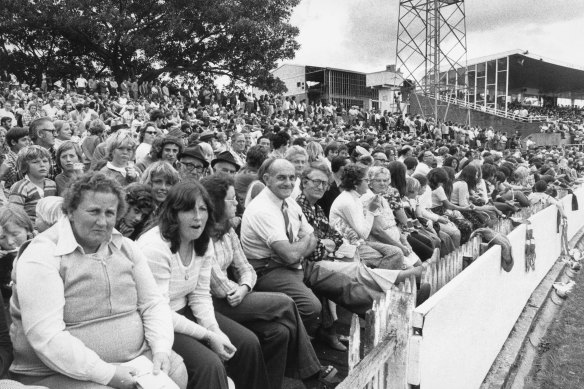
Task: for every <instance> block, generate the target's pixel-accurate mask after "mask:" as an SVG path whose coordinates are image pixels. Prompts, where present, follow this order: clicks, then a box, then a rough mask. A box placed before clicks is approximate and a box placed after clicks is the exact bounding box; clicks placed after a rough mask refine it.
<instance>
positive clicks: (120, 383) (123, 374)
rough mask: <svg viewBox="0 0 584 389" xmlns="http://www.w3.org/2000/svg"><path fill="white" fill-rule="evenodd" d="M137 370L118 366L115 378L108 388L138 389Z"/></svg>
mask: <svg viewBox="0 0 584 389" xmlns="http://www.w3.org/2000/svg"><path fill="white" fill-rule="evenodd" d="M135 375H136V369H134V368H133V367H128V366H121V365H118V366H116V372H115V373H114V376H113V377H112V379H111V380H110V382H108V384H107V386H111V387H112V388H116V389H133V388H135V387H136V379H135V378H134V376H135Z"/></svg>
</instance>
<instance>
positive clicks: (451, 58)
mask: <svg viewBox="0 0 584 389" xmlns="http://www.w3.org/2000/svg"><path fill="white" fill-rule="evenodd" d="M396 50H397V53H396V61H397V67H398V68H401V70H402V72H403V76H404V79H406V80H410V81H411V84H413V85H411V86H412V88H414V89H415V92H416V93H420V94H422V95H424V96H428V97H434V98H435V99H434V106H433V115H432V116H433V117H434V119H435V120H437V119H438V101H439V99H438V98H437V97H441V98H442V99H441V100H440V101H446V100H447V99H446V97H450V98H456V99H458V100H463V101H464V100H466V96H467V92H466V89H467V80H466V18H465V10H464V0H400V6H399V17H398V31H397V49H396Z"/></svg>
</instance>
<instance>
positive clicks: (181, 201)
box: [159, 181, 215, 256]
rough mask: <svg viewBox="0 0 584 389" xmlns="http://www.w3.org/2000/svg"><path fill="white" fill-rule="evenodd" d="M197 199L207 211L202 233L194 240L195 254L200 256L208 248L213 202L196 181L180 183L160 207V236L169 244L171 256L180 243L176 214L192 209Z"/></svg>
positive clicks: (213, 221) (173, 188) (212, 218)
mask: <svg viewBox="0 0 584 389" xmlns="http://www.w3.org/2000/svg"><path fill="white" fill-rule="evenodd" d="M197 198H202V199H203V201H204V202H205V205H206V206H207V211H208V217H207V223H206V224H205V228H204V229H203V233H202V234H201V236H199V238H197V239H196V240H195V254H196V255H199V256H201V255H204V254H205V252H206V251H207V248H208V247H209V238H210V236H211V231H212V229H213V226H214V225H215V216H214V211H213V209H214V208H213V202H212V201H211V199H210V198H209V194H208V193H207V191H206V190H205V188H204V187H203V186H202V185H201V184H199V183H198V182H196V181H187V182H181V183H179V184H176V185H175V186H173V187H172V188H171V189H170V191H169V192H168V196H167V197H166V200H164V202H163V203H162V205H161V206H160V212H159V226H160V235H162V237H163V238H164V239H166V240H167V241H169V242H170V251H171V252H172V253H173V254H174V253H176V252H177V251H178V249H179V247H180V243H181V242H180V233H179V231H180V226H179V221H178V213H179V212H185V211H190V210H192V209H194V208H195V206H196V203H197Z"/></svg>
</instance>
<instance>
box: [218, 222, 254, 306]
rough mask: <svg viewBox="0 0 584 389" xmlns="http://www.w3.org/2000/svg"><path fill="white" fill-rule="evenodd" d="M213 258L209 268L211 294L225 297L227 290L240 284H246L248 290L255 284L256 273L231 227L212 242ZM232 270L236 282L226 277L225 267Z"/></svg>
mask: <svg viewBox="0 0 584 389" xmlns="http://www.w3.org/2000/svg"><path fill="white" fill-rule="evenodd" d="M213 247H214V248H215V259H214V261H213V267H212V268H211V294H212V295H213V296H214V297H218V298H225V297H227V294H229V292H231V291H233V290H234V289H235V288H237V287H238V286H240V285H247V286H248V287H249V290H252V289H253V287H254V286H255V283H256V280H257V275H256V272H255V270H254V269H253V267H252V266H251V265H250V264H249V262H248V261H247V258H246V257H245V254H243V249H242V248H241V243H240V242H239V238H238V237H237V234H236V233H235V231H234V230H233V228H231V229H230V230H229V232H227V233H226V234H225V235H223V236H222V237H221V239H219V240H216V241H214V242H213ZM229 267H231V268H232V270H233V271H234V274H235V278H236V281H237V282H234V281H232V280H230V279H229V278H228V277H227V268H229Z"/></svg>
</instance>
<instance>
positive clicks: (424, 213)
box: [413, 174, 460, 254]
mask: <svg viewBox="0 0 584 389" xmlns="http://www.w3.org/2000/svg"><path fill="white" fill-rule="evenodd" d="M413 178H414V179H416V180H417V181H418V182H419V183H420V191H419V197H418V208H417V211H416V212H417V215H418V216H420V217H423V218H425V219H428V220H431V221H432V222H433V223H434V224H436V223H438V228H437V230H438V234H439V235H440V237H441V238H444V236H445V235H448V238H449V239H450V240H452V244H453V245H454V248H455V249H456V248H458V247H459V246H460V231H459V230H458V228H456V225H454V223H452V222H451V221H450V220H448V218H446V217H444V216H439V215H437V214H435V213H434V212H432V211H431V210H430V208H431V207H432V190H431V189H430V188H429V187H428V179H427V178H426V176H423V175H421V174H414V176H413ZM434 229H436V226H435V227H434ZM440 252H441V253H442V254H447V252H444V251H442V248H441V249H440Z"/></svg>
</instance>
